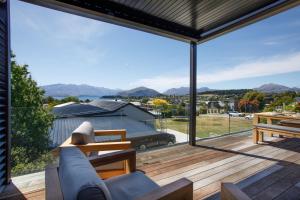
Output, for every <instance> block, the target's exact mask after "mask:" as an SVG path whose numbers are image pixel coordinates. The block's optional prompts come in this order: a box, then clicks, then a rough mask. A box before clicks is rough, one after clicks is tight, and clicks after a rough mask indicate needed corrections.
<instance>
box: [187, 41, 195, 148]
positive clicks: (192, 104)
mask: <svg viewBox="0 0 300 200" xmlns="http://www.w3.org/2000/svg"><path fill="white" fill-rule="evenodd" d="M196 103H197V43H196V42H191V43H190V115H189V117H190V119H189V144H190V145H192V146H195V145H196Z"/></svg>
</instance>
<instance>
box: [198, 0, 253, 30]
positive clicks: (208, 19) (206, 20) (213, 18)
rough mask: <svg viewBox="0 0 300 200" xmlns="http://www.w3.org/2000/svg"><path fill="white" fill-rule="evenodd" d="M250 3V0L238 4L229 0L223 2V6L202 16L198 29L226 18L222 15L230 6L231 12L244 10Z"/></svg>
mask: <svg viewBox="0 0 300 200" xmlns="http://www.w3.org/2000/svg"><path fill="white" fill-rule="evenodd" d="M251 1H255V0H251ZM246 4H249V1H248V3H247V1H245V0H244V1H240V2H239V4H237V3H236V2H234V1H232V0H231V1H227V2H226V3H224V4H222V5H221V6H218V7H217V8H215V9H213V10H211V11H210V12H207V13H205V14H204V15H203V16H201V21H200V22H199V23H198V24H197V29H198V30H199V29H202V28H204V27H205V26H207V24H210V23H218V19H219V18H221V20H222V19H224V17H222V13H224V12H226V10H228V8H230V12H231V10H235V9H238V10H242V8H243V7H244V6H245V5H246ZM229 18H231V19H232V18H235V17H233V16H229Z"/></svg>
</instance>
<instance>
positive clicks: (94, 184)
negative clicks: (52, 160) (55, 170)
mask: <svg viewBox="0 0 300 200" xmlns="http://www.w3.org/2000/svg"><path fill="white" fill-rule="evenodd" d="M59 180H60V185H61V188H62V192H63V196H64V199H65V200H75V199H86V200H93V199H98V200H111V195H110V192H109V191H108V189H107V187H106V185H105V183H104V181H103V180H102V179H101V178H99V176H98V175H97V173H96V171H95V169H94V168H93V166H92V165H91V164H90V162H89V161H88V159H87V157H86V156H85V155H84V154H83V153H82V152H81V151H80V150H79V149H78V148H77V147H64V148H62V149H61V151H60V159H59Z"/></svg>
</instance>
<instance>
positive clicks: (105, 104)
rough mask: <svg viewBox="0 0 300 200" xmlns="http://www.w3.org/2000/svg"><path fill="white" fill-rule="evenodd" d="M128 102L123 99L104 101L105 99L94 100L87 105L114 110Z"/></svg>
mask: <svg viewBox="0 0 300 200" xmlns="http://www.w3.org/2000/svg"><path fill="white" fill-rule="evenodd" d="M128 104H129V103H127V102H124V101H105V100H94V101H92V102H90V103H89V105H92V106H96V107H98V108H101V109H103V110H107V111H116V110H118V109H120V108H122V107H124V106H126V105H128Z"/></svg>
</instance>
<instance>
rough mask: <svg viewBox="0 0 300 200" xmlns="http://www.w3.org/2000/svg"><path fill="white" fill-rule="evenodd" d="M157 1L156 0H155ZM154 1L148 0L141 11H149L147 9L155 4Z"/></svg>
mask: <svg viewBox="0 0 300 200" xmlns="http://www.w3.org/2000/svg"><path fill="white" fill-rule="evenodd" d="M154 1H155V0H154ZM154 1H152V0H148V1H147V2H146V3H145V4H144V5H143V8H141V10H143V11H144V12H145V11H146V10H147V7H151V6H152V4H153V2H154Z"/></svg>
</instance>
